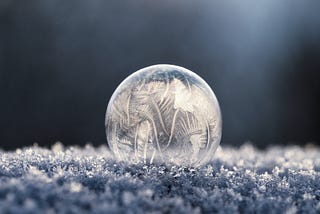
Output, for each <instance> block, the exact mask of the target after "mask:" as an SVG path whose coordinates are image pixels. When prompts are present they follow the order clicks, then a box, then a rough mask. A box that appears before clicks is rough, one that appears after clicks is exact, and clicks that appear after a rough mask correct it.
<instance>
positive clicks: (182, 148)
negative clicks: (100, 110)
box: [106, 65, 221, 165]
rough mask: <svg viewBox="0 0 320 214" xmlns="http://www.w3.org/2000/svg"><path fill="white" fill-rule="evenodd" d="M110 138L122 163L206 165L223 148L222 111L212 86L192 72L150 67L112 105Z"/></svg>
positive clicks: (129, 80)
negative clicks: (220, 144)
mask: <svg viewBox="0 0 320 214" xmlns="http://www.w3.org/2000/svg"><path fill="white" fill-rule="evenodd" d="M106 132H107V137H108V143H109V146H110V149H111V150H112V151H113V153H114V154H115V156H116V157H117V158H118V159H119V160H124V161H129V162H133V163H139V162H142V163H145V164H152V163H154V162H170V163H175V164H180V165H181V164H183V165H201V164H203V163H205V162H207V161H208V160H210V159H211V158H212V156H213V154H214V152H215V150H216V148H217V146H218V145H219V141H220V137H221V116H220V109H219V105H218V102H217V101H216V98H215V95H214V94H213V92H212V91H211V89H210V88H209V86H208V85H207V84H206V83H205V82H204V81H203V80H202V79H200V77H198V76H196V75H195V74H194V73H191V71H188V70H186V69H184V68H181V67H177V66H170V65H161V66H160V65H157V66H151V67H148V68H145V69H142V70H140V71H138V72H136V73H134V74H133V75H131V76H130V77H128V78H127V79H126V80H124V82H123V83H122V84H121V85H120V86H119V87H118V89H117V90H116V92H115V93H114V95H113V96H112V98H111V100H110V102H109V105H108V109H107V113H106Z"/></svg>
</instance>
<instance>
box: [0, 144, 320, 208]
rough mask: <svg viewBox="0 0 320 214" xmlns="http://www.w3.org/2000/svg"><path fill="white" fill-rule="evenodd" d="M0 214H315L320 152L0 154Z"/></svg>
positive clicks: (34, 150)
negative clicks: (133, 157) (122, 156)
mask: <svg viewBox="0 0 320 214" xmlns="http://www.w3.org/2000/svg"><path fill="white" fill-rule="evenodd" d="M0 212H1V213H44V212H46V213H79V212H81V213H92V212H93V213H106V212H108V213H145V212H147V213H150V212H151V213H165V212H171V213H212V212H220V213H237V212H245V213H247V212H249V213H252V212H256V213H265V212H274V213H283V212H285V213H297V212H302V213H305V212H306V213H319V212H320V148H319V147H316V146H310V145H309V146H305V147H298V146H287V147H280V146H273V147H270V148H268V149H266V150H262V151H261V150H258V149H256V148H255V147H254V146H252V145H250V144H245V145H244V146H242V147H240V148H233V147H223V148H221V147H220V148H219V149H218V150H217V152H216V155H215V159H214V160H213V161H211V162H210V163H209V164H207V165H205V166H202V167H201V168H186V167H179V166H175V165H127V164H125V163H121V162H120V163H118V162H116V161H115V160H114V158H113V157H112V155H111V153H110V152H109V150H108V148H107V147H106V146H101V147H99V148H94V147H92V146H90V145H88V146H86V147H84V148H79V147H67V148H65V147H64V146H63V145H62V144H61V143H57V144H56V145H54V146H53V147H52V148H51V149H45V148H41V147H39V146H37V145H34V146H33V147H28V148H23V149H17V150H16V151H15V152H5V151H1V150H0Z"/></svg>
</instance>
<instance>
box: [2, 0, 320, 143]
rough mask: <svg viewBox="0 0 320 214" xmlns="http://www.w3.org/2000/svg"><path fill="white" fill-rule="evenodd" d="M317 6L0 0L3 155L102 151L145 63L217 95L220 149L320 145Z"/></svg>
mask: <svg viewBox="0 0 320 214" xmlns="http://www.w3.org/2000/svg"><path fill="white" fill-rule="evenodd" d="M319 10H320V1H299V0H296V1H295V0H283V1H279V0H262V1H254V0H252V1H249V0H242V1H223V0H221V1H211V0H208V1H189V0H184V1H178V0H166V1H150V0H136V1H129V0H123V1H119V0H109V1H105V0H94V1H87V0H68V1H65V0H41V1H40V0H39V1H33V0H28V1H18V0H1V1H0V100H1V101H0V148H3V149H15V148H17V147H22V146H27V145H31V144H33V143H34V142H37V143H38V144H39V145H41V146H50V145H52V144H53V143H55V142H56V141H61V142H63V144H65V145H84V144H86V143H88V142H91V143H92V144H94V145H100V144H103V143H106V137H105V130H104V116H105V110H106V107H107V103H108V100H109V98H110V97H111V95H112V93H113V91H114V90H115V88H116V87H117V85H118V84H119V83H120V82H121V81H122V80H123V79H124V78H125V77H127V76H128V75H129V74H131V73H132V72H134V71H136V70H138V69H140V68H142V67H145V66H148V65H152V64H159V63H169V64H177V65H180V66H183V67H186V68H188V69H190V70H192V71H194V72H196V73H197V74H199V75H200V76H202V77H203V78H204V79H205V80H206V81H207V82H208V84H209V85H210V86H211V87H212V88H213V90H214V91H215V93H216V95H217V97H218V100H219V102H220V105H221V109H222V113H223V122H224V124H223V139H222V144H223V145H241V144H243V142H245V141H252V142H254V144H255V145H257V146H259V147H264V146H268V145H270V144H288V143H290V144H292V143H293V144H300V145H303V144H306V143H310V142H313V143H317V142H319V141H320V123H319V119H320V96H319V95H320V88H319V85H320V12H319Z"/></svg>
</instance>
